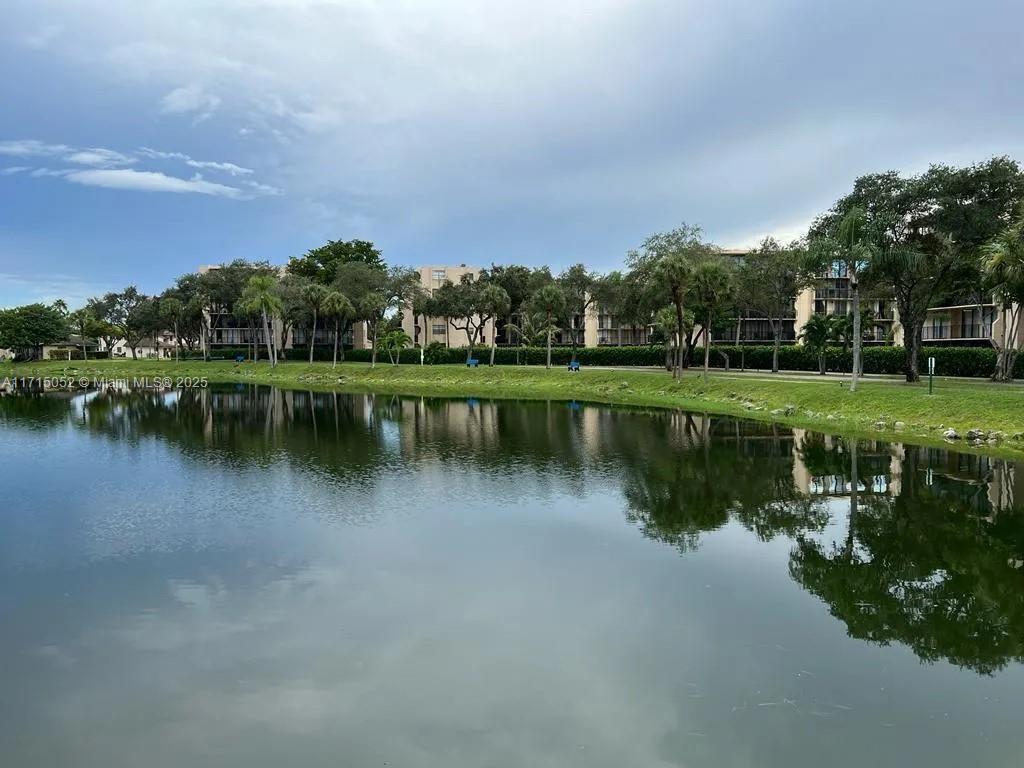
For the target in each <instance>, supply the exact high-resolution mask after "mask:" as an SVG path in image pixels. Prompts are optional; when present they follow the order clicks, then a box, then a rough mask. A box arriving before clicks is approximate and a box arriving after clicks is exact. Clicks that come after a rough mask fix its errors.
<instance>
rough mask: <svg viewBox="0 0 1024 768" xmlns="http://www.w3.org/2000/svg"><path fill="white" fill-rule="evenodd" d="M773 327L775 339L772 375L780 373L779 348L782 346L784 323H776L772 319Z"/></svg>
mask: <svg viewBox="0 0 1024 768" xmlns="http://www.w3.org/2000/svg"><path fill="white" fill-rule="evenodd" d="M768 322H770V323H771V326H772V337H773V339H774V341H773V343H772V373H778V372H779V348H780V347H781V346H782V321H781V320H779V321H778V322H775V321H773V320H771V319H769V321H768Z"/></svg>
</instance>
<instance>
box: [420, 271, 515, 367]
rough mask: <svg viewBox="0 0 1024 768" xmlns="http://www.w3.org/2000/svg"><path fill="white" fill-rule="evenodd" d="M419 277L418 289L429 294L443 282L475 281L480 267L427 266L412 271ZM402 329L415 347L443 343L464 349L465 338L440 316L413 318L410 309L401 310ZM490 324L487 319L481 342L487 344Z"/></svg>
mask: <svg viewBox="0 0 1024 768" xmlns="http://www.w3.org/2000/svg"><path fill="white" fill-rule="evenodd" d="M416 271H417V272H418V273H419V276H420V287H421V288H423V290H425V291H427V292H429V293H430V294H431V295H433V293H434V291H436V290H437V289H438V288H440V287H441V286H442V285H444V284H445V283H452V284H458V283H459V282H461V281H462V278H463V277H469V278H470V279H472V280H476V279H477V278H479V277H480V272H481V268H480V267H469V266H466V265H465V264H459V265H458V266H454V267H452V266H428V267H420V268H419V269H417V270H416ZM402 330H403V331H405V332H406V333H407V334H408V335H409V338H410V339H412V341H413V345H415V346H424V347H425V346H427V345H428V344H431V343H433V342H435V341H436V342H438V343H440V344H444V345H445V346H446V347H468V346H469V339H468V338H467V336H466V332H465V331H464V330H463V329H462V328H456V327H455V325H453V324H452V323H451V322H449V321H448V320H447V319H446V318H444V317H417V316H415V315H414V313H413V312H412V308H411V307H404V308H403V311H402ZM494 330H495V328H494V321H492V320H488V321H487V322H486V323H484V333H483V343H484V344H490V343H491V334H492V333H493V332H494Z"/></svg>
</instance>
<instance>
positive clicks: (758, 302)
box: [737, 237, 817, 373]
mask: <svg viewBox="0 0 1024 768" xmlns="http://www.w3.org/2000/svg"><path fill="white" fill-rule="evenodd" d="M815 266H816V265H815V263H814V260H813V259H811V258H810V257H809V256H808V253H807V249H806V248H805V247H804V245H803V243H801V242H799V241H794V242H792V243H790V244H789V245H786V246H782V245H780V244H779V243H778V242H776V240H775V239H774V238H771V237H766V238H765V239H764V240H763V241H761V244H760V245H759V246H758V247H757V248H755V249H753V250H752V251H751V252H750V253H749V254H747V255H746V256H745V257H744V259H743V262H742V264H740V266H739V269H738V271H737V284H738V290H739V293H740V297H741V298H740V300H741V302H742V303H743V304H744V305H746V306H748V307H750V308H751V309H753V310H755V311H756V312H758V313H760V314H761V315H763V316H764V317H765V318H766V319H767V320H768V324H769V325H770V326H771V329H772V337H773V344H772V372H773V373H777V372H778V370H779V347H780V346H781V345H782V334H783V331H784V329H785V326H784V323H785V322H786V319H787V318H790V317H793V313H794V303H795V302H796V297H797V295H798V294H799V293H800V292H801V291H802V290H804V289H805V288H807V287H809V286H811V285H813V284H814V281H815V279H816V277H817V275H816V269H815Z"/></svg>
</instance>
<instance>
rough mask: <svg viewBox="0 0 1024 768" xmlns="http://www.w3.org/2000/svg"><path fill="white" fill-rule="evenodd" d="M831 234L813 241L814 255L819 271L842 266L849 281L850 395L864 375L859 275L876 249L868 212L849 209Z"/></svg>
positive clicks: (812, 249)
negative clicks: (850, 306) (850, 323)
mask: <svg viewBox="0 0 1024 768" xmlns="http://www.w3.org/2000/svg"><path fill="white" fill-rule="evenodd" d="M833 222H834V225H833V228H832V231H830V232H822V231H819V232H818V235H817V237H816V238H815V239H814V240H813V241H812V244H811V252H812V253H813V255H814V257H815V258H816V259H817V260H818V262H819V263H818V267H819V269H829V268H831V267H833V266H834V265H835V266H839V267H841V268H842V270H843V271H844V272H845V273H846V275H847V277H848V278H849V281H850V303H851V304H852V305H853V307H852V308H853V313H852V315H853V317H852V320H853V323H852V327H851V329H850V334H849V338H850V340H851V341H852V342H853V364H852V365H851V367H850V391H851V392H856V391H857V380H858V378H860V375H861V369H862V367H863V366H862V364H861V347H862V346H863V343H864V337H863V334H862V333H861V307H860V274H861V273H862V272H863V271H864V270H865V269H866V268H867V266H868V264H869V263H870V260H871V255H872V253H873V252H874V249H875V239H876V237H875V233H874V232H873V231H872V230H871V228H870V227H869V224H868V217H867V213H866V212H865V210H864V209H863V208H862V207H860V206H859V205H853V206H852V207H850V208H849V209H848V210H847V211H846V212H845V213H844V214H843V215H842V217H840V218H839V219H838V220H835V219H833Z"/></svg>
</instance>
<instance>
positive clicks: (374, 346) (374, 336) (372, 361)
mask: <svg viewBox="0 0 1024 768" xmlns="http://www.w3.org/2000/svg"><path fill="white" fill-rule="evenodd" d="M370 344H371V346H372V349H371V350H370V368H376V367H377V323H374V324H373V333H372V335H371V337H370Z"/></svg>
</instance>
